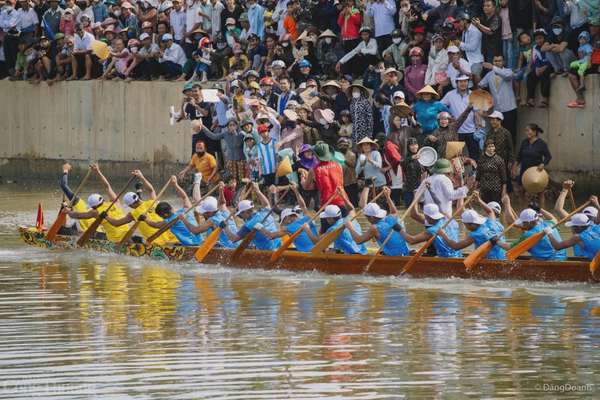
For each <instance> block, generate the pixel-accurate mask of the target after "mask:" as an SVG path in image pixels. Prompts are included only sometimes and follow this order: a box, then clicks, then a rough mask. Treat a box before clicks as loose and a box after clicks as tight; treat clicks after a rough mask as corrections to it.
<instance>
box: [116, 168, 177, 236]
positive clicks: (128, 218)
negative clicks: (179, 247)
mask: <svg viewBox="0 0 600 400" xmlns="http://www.w3.org/2000/svg"><path fill="white" fill-rule="evenodd" d="M132 174H133V175H135V176H136V177H137V178H138V179H139V180H140V181H141V182H142V183H143V184H144V186H145V187H146V189H148V192H149V193H150V198H149V200H142V199H141V198H140V196H139V195H138V194H137V193H134V192H127V193H125V196H123V203H125V205H126V206H127V207H129V208H131V211H129V212H128V213H127V214H125V215H123V217H122V218H119V219H114V218H112V217H110V215H109V216H108V217H107V218H106V220H107V221H108V222H109V223H110V224H111V225H112V226H115V227H120V226H124V225H125V226H126V225H127V224H129V223H130V222H134V221H137V220H138V219H139V218H140V216H141V215H143V214H146V218H145V220H144V221H142V222H140V224H139V225H138V227H137V230H138V231H139V233H140V234H141V235H142V236H143V237H144V239H148V238H149V237H150V236H152V235H154V233H155V232H156V231H157V230H158V229H156V228H153V227H151V226H150V225H148V224H147V223H146V221H151V222H162V221H163V219H162V218H161V217H159V216H158V215H157V214H156V213H155V212H154V207H153V203H154V200H155V199H156V191H155V190H154V186H152V184H151V183H150V182H149V181H148V180H147V179H146V177H145V176H144V175H143V174H142V172H141V171H140V170H138V169H136V170H134V171H133V172H132ZM150 207H152V209H151V210H149V209H150ZM148 210H149V211H148ZM177 242H178V240H177V238H176V237H175V235H173V234H172V233H171V231H170V230H167V231H166V232H165V233H163V234H162V235H160V236H159V237H158V238H156V239H154V241H153V242H152V244H156V245H159V246H164V245H168V244H173V243H177Z"/></svg>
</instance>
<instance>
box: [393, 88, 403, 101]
mask: <svg viewBox="0 0 600 400" xmlns="http://www.w3.org/2000/svg"><path fill="white" fill-rule="evenodd" d="M396 97H400V98H401V99H402V100H404V99H405V98H406V96H404V92H403V91H402V90H397V91H395V92H394V95H393V96H392V99H395V98H396Z"/></svg>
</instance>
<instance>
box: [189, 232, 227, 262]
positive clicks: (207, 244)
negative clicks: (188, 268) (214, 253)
mask: <svg viewBox="0 0 600 400" xmlns="http://www.w3.org/2000/svg"><path fill="white" fill-rule="evenodd" d="M220 234H221V228H217V229H215V230H214V231H212V233H211V234H210V235H208V237H207V238H206V240H205V241H204V243H202V246H200V247H199V248H198V250H196V253H195V254H194V257H196V261H198V262H202V260H204V257H206V255H207V254H208V253H210V251H211V250H212V249H213V247H215V245H216V244H217V242H218V241H219V235H220Z"/></svg>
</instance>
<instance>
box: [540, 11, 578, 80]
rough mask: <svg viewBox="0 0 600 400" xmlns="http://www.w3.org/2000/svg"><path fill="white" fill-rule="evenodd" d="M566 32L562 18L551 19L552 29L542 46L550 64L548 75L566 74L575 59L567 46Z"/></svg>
mask: <svg viewBox="0 0 600 400" xmlns="http://www.w3.org/2000/svg"><path fill="white" fill-rule="evenodd" d="M568 45H569V43H568V34H567V31H566V29H565V24H564V22H563V20H562V18H560V17H558V16H556V17H554V18H553V19H552V30H551V32H550V33H549V35H548V38H547V41H546V42H545V43H544V45H543V46H542V51H544V52H545V53H546V57H547V58H548V61H549V62H550V65H552V69H553V70H554V71H553V72H551V74H550V77H553V76H555V75H562V76H567V73H568V70H569V66H570V65H571V62H572V61H573V60H574V59H575V55H574V54H573V51H572V50H571V49H569V47H568Z"/></svg>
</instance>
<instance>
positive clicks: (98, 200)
mask: <svg viewBox="0 0 600 400" xmlns="http://www.w3.org/2000/svg"><path fill="white" fill-rule="evenodd" d="M87 203H88V206H89V207H91V208H96V207H98V206H99V205H100V204H102V203H104V199H103V198H102V196H100V195H99V194H98V193H93V194H90V195H89V196H88V199H87Z"/></svg>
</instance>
